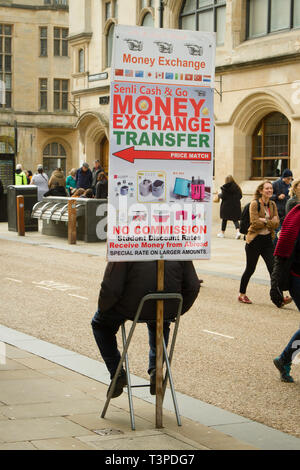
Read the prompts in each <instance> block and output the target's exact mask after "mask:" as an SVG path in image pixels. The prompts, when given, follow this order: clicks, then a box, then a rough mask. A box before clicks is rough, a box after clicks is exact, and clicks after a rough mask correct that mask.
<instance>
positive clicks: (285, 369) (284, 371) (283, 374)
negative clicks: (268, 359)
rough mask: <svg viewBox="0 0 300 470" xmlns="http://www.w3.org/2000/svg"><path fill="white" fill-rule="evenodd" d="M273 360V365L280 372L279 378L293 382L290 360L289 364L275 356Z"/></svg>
mask: <svg viewBox="0 0 300 470" xmlns="http://www.w3.org/2000/svg"><path fill="white" fill-rule="evenodd" d="M273 362H274V365H275V367H277V369H278V370H279V372H280V379H281V381H282V382H289V383H292V382H294V379H293V377H292V376H291V375H290V371H291V365H292V363H291V362H290V363H289V364H284V363H283V361H282V359H280V357H275V359H273Z"/></svg>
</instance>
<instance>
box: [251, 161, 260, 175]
mask: <svg viewBox="0 0 300 470" xmlns="http://www.w3.org/2000/svg"><path fill="white" fill-rule="evenodd" d="M253 176H255V177H257V178H258V177H261V176H262V160H253Z"/></svg>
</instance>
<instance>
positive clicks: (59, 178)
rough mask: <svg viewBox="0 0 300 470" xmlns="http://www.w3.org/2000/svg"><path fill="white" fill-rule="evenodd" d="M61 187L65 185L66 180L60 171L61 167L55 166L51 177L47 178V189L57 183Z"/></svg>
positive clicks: (52, 187)
mask: <svg viewBox="0 0 300 470" xmlns="http://www.w3.org/2000/svg"><path fill="white" fill-rule="evenodd" d="M56 183H58V185H59V186H61V187H63V188H65V187H66V180H65V175H64V173H63V171H62V169H61V168H56V169H55V170H54V171H53V172H52V175H51V178H50V180H49V189H54V188H56V186H57V184H56Z"/></svg>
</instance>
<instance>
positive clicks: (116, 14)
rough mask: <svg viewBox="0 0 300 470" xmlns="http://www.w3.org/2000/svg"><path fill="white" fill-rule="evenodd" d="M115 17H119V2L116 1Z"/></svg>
mask: <svg viewBox="0 0 300 470" xmlns="http://www.w3.org/2000/svg"><path fill="white" fill-rule="evenodd" d="M115 18H118V2H117V0H116V1H115Z"/></svg>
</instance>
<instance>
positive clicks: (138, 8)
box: [69, 0, 300, 200]
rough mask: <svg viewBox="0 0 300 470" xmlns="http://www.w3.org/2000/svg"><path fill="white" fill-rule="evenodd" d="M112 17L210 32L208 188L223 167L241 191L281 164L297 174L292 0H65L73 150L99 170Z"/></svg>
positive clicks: (299, 91)
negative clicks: (211, 156)
mask: <svg viewBox="0 0 300 470" xmlns="http://www.w3.org/2000/svg"><path fill="white" fill-rule="evenodd" d="M117 23H119V24H132V25H144V26H154V27H165V28H182V29H199V30H208V31H215V32H216V39H217V50H216V82H215V90H216V91H215V189H216V190H218V188H219V187H220V186H221V185H222V184H223V183H224V180H225V177H226V176H227V175H228V174H232V175H233V176H234V178H235V179H236V181H237V182H238V183H239V184H240V185H241V187H242V189H243V193H244V195H245V200H247V199H249V198H250V197H251V195H252V194H253V193H254V190H255V188H256V186H257V185H258V182H259V180H261V179H264V178H271V179H275V178H276V177H277V176H278V175H279V174H281V172H282V170H283V169H284V168H286V167H289V168H291V169H292V170H293V172H294V175H295V176H299V175H300V159H299V157H298V141H299V139H300V120H299V119H300V81H299V80H300V73H299V72H300V62H299V57H300V29H299V27H300V2H299V0H272V2H270V1H268V0H227V1H225V0H224V1H223V0H130V1H126V0H71V2H70V40H69V45H70V49H71V51H72V52H71V54H72V59H73V60H72V64H73V65H72V67H73V69H72V95H73V101H74V103H76V108H77V110H78V113H79V116H78V119H77V122H76V129H77V130H78V132H79V140H78V155H79V159H82V160H87V161H89V162H90V163H91V162H92V161H93V160H94V159H95V158H98V157H100V158H101V161H102V164H103V166H104V167H105V168H106V169H107V166H108V138H109V98H108V97H109V84H110V54H111V37H112V33H113V28H114V25H115V24H117Z"/></svg>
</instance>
